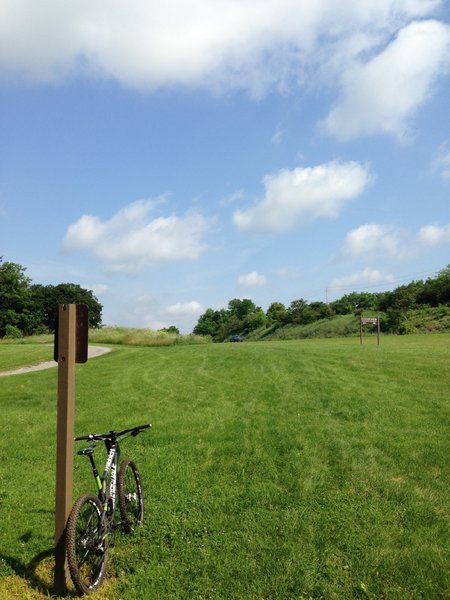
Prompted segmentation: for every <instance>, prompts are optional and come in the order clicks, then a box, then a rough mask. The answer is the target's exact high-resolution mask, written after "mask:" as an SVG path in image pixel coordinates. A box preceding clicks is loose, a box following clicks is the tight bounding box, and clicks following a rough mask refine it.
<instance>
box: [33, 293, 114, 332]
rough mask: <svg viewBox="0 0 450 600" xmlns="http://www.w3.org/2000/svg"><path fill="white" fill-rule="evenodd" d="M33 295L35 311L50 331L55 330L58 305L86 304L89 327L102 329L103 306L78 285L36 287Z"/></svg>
mask: <svg viewBox="0 0 450 600" xmlns="http://www.w3.org/2000/svg"><path fill="white" fill-rule="evenodd" d="M32 294H33V301H34V307H35V311H36V312H39V314H40V315H41V318H42V322H43V324H44V326H45V327H46V328H48V329H49V331H52V332H53V331H54V330H55V319H56V309H57V306H58V304H86V305H87V307H88V309H89V326H90V327H100V325H101V324H102V309H103V306H102V305H101V304H100V303H99V301H98V300H97V298H96V297H95V296H94V293H93V292H92V291H91V290H86V289H85V288H82V287H81V286H79V285H78V284H76V283H60V284H58V285H34V286H32Z"/></svg>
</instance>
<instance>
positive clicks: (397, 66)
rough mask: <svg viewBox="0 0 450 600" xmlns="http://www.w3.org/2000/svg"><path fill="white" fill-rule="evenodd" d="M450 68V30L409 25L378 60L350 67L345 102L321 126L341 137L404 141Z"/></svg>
mask: <svg viewBox="0 0 450 600" xmlns="http://www.w3.org/2000/svg"><path fill="white" fill-rule="evenodd" d="M449 65H450V26H448V25H445V24H443V23H440V22H439V21H433V20H428V21H419V22H413V23H410V24H409V25H407V26H406V27H404V28H403V29H402V30H401V31H399V33H398V35H397V36H396V38H395V39H394V40H393V41H392V42H391V43H390V44H389V45H388V46H386V48H384V50H382V51H381V52H380V53H379V54H377V55H376V56H375V57H373V58H372V59H370V60H368V61H367V62H365V63H364V62H360V63H359V64H355V65H354V66H351V65H349V66H348V67H347V70H346V71H345V73H344V76H343V83H342V94H341V98H340V99H339V100H338V102H337V104H336V106H335V107H334V108H333V109H332V110H331V112H330V114H329V115H328V117H327V118H326V119H325V121H324V122H323V124H322V125H323V126H324V128H325V129H326V130H327V131H328V132H329V133H331V134H333V135H335V136H337V137H339V138H342V139H347V138H352V137H355V136H357V135H359V134H373V133H391V134H395V135H396V136H398V137H399V138H401V137H402V136H403V135H404V134H405V133H406V132H407V130H408V126H409V123H410V120H411V118H412V117H414V115H415V113H416V111H417V110H418V108H419V107H420V106H421V105H422V104H423V103H424V102H425V101H426V100H427V99H428V98H429V97H430V95H431V93H432V91H433V86H434V84H435V82H436V79H437V77H438V76H439V75H441V74H442V73H445V72H447V71H448V67H449Z"/></svg>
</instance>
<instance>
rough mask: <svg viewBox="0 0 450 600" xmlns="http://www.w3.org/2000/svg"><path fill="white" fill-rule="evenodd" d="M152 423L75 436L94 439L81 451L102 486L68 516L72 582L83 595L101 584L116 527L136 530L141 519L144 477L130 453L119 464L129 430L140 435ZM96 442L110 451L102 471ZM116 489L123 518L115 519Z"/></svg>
mask: <svg viewBox="0 0 450 600" xmlns="http://www.w3.org/2000/svg"><path fill="white" fill-rule="evenodd" d="M149 427H151V425H150V424H147V425H139V426H138V427H133V428H131V429H124V430H123V431H119V432H117V431H110V432H109V433H101V434H90V435H82V436H80V437H76V438H75V441H82V440H88V441H90V442H91V443H90V444H89V446H88V447H87V448H84V449H82V450H79V451H78V455H80V456H87V457H88V458H89V461H90V463H91V467H92V472H93V475H94V479H95V481H96V485H97V490H98V493H97V495H94V494H90V493H87V494H83V495H82V496H80V497H79V498H78V500H77V501H76V502H75V504H74V505H73V507H72V510H71V513H70V515H69V519H68V521H67V527H66V556H67V563H68V566H69V572H70V576H71V579H72V581H73V584H74V586H75V588H76V590H77V591H78V592H79V593H80V594H89V593H91V592H93V591H94V590H96V589H98V588H99V586H100V585H101V584H102V582H103V579H104V577H105V573H106V562H107V557H108V550H109V546H110V543H111V538H112V535H113V534H114V532H115V531H116V530H117V529H119V528H121V529H122V530H123V531H124V532H125V533H132V532H133V531H134V529H135V528H136V527H137V526H139V525H140V524H142V521H143V518H144V496H143V491H142V482H141V476H140V474H139V471H138V468H137V466H136V463H135V462H134V461H133V460H131V459H129V458H127V459H125V460H124V461H123V462H122V463H121V465H120V469H118V466H119V460H120V444H119V442H120V441H121V440H123V438H125V437H127V436H128V435H131V436H137V435H138V434H139V433H140V432H141V431H143V430H144V429H148V428H149ZM96 441H102V442H104V443H105V446H106V452H107V458H106V463H105V468H104V470H103V474H102V475H101V476H100V475H99V473H98V470H97V466H96V464H95V460H94V449H95V447H96V444H95V443H94V442H96ZM117 473H118V475H117ZM108 480H109V490H107V487H108V486H107V483H108ZM108 491H109V493H108ZM116 491H117V499H118V505H119V513H120V520H118V519H116V512H117V511H116Z"/></svg>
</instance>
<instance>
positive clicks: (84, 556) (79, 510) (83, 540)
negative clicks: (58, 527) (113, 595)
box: [66, 494, 108, 594]
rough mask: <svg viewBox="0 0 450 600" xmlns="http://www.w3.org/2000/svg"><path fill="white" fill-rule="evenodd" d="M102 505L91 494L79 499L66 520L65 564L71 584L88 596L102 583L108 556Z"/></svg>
mask: <svg viewBox="0 0 450 600" xmlns="http://www.w3.org/2000/svg"><path fill="white" fill-rule="evenodd" d="M102 514H103V506H102V503H101V502H100V500H99V499H98V498H97V497H96V496H94V495H93V494H85V495H84V496H81V497H80V498H78V500H77V501H76V503H75V504H74V506H73V508H72V512H71V513H70V516H69V519H68V521H67V530H66V545H67V562H68V564H69V571H70V576H71V578H72V581H73V584H74V586H75V587H76V589H77V591H78V592H79V593H80V594H89V593H91V592H93V591H94V590H96V589H97V588H98V587H99V586H100V585H101V583H102V581H103V579H104V577H105V572H106V558H107V554H108V537H107V532H106V531H104V529H103V526H102Z"/></svg>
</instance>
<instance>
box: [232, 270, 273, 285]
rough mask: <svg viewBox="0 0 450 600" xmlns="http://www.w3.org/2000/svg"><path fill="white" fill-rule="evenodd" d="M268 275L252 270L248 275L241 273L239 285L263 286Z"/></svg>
mask: <svg viewBox="0 0 450 600" xmlns="http://www.w3.org/2000/svg"><path fill="white" fill-rule="evenodd" d="M266 283H267V277H266V276H265V275H260V274H259V273H257V272H256V271H252V272H251V273H248V274H247V275H241V276H240V277H239V278H238V285H240V286H245V287H261V286H263V285H266Z"/></svg>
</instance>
